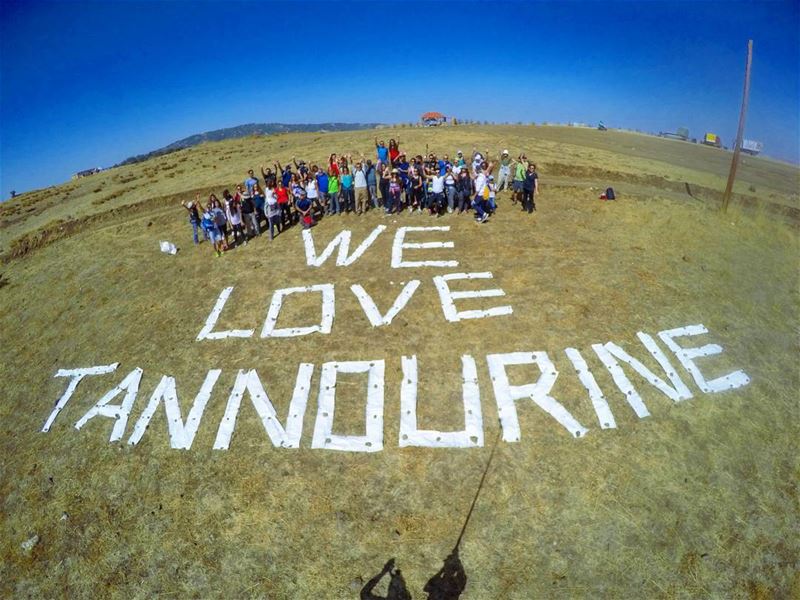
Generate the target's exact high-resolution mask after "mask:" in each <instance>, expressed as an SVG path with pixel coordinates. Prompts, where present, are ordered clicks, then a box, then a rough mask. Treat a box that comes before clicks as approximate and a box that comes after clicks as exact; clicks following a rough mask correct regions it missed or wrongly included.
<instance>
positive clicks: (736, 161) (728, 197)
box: [722, 40, 753, 212]
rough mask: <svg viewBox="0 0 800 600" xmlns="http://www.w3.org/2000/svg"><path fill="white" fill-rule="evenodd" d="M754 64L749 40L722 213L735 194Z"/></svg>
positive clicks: (751, 42) (726, 209)
mask: <svg viewBox="0 0 800 600" xmlns="http://www.w3.org/2000/svg"><path fill="white" fill-rule="evenodd" d="M752 64H753V40H747V63H746V64H745V67H744V94H743V95H742V110H741V112H740V113H739V130H738V131H737V132H736V147H734V149H733V160H731V171H730V173H728V185H727V186H725V194H724V195H723V196H722V212H727V211H728V203H729V202H730V200H731V193H732V192H733V181H734V180H735V179H736V167H738V166H739V152H740V151H741V149H742V135H743V134H744V120H745V117H746V116H747V103H748V101H749V99H750V67H751V65H752Z"/></svg>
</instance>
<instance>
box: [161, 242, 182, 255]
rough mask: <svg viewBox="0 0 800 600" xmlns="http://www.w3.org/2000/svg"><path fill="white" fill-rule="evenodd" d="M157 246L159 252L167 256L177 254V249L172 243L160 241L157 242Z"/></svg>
mask: <svg viewBox="0 0 800 600" xmlns="http://www.w3.org/2000/svg"><path fill="white" fill-rule="evenodd" d="M159 245H160V246H161V251H162V252H166V253H167V254H177V253H178V249H177V248H176V247H175V244H173V243H172V242H164V241H161V242H159Z"/></svg>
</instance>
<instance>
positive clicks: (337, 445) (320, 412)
mask: <svg viewBox="0 0 800 600" xmlns="http://www.w3.org/2000/svg"><path fill="white" fill-rule="evenodd" d="M337 373H368V374H369V377H368V380H367V404H366V408H365V410H364V417H365V420H366V434H365V435H334V433H333V417H334V411H335V408H336V375H337ZM383 373H384V362H383V361H382V360H373V361H350V362H328V363H325V364H324V365H322V375H321V376H320V382H319V401H318V404H319V408H318V409H317V420H316V423H315V424H314V437H313V439H312V441H311V447H312V448H324V449H326V450H344V451H347V452H378V451H380V450H383V397H384V389H383V388H384V380H383Z"/></svg>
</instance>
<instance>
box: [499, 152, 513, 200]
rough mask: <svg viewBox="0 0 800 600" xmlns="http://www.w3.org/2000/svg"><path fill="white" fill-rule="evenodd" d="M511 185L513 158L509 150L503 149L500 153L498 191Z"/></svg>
mask: <svg viewBox="0 0 800 600" xmlns="http://www.w3.org/2000/svg"><path fill="white" fill-rule="evenodd" d="M510 187H511V158H509V156H508V150H503V153H502V154H501V155H500V170H499V171H498V173H497V191H498V192H502V191H503V190H507V189H509V188H510Z"/></svg>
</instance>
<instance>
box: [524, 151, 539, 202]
mask: <svg viewBox="0 0 800 600" xmlns="http://www.w3.org/2000/svg"><path fill="white" fill-rule="evenodd" d="M538 193H539V175H538V174H537V173H536V165H535V164H533V163H530V164H529V165H528V171H527V172H526V173H525V181H524V182H523V184H522V210H527V211H528V214H530V213H532V212H533V211H535V210H536V201H535V199H534V196H535V195H536V194H538Z"/></svg>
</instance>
